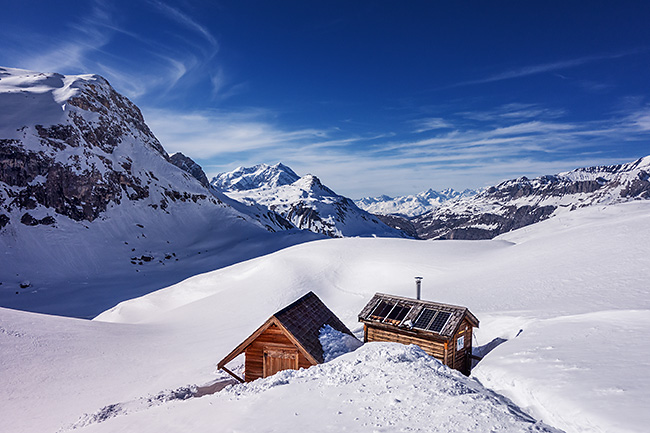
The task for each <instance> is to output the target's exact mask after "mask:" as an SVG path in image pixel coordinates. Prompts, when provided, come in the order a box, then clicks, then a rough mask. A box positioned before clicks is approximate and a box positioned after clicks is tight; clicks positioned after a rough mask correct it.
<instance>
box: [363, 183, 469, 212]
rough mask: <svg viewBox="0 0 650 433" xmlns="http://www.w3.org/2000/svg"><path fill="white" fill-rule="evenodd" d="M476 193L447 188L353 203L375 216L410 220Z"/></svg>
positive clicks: (373, 198)
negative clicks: (447, 202)
mask: <svg viewBox="0 0 650 433" xmlns="http://www.w3.org/2000/svg"><path fill="white" fill-rule="evenodd" d="M476 193H477V191H475V190H472V189H466V190H464V191H462V192H459V191H456V190H454V189H452V188H447V189H444V190H442V191H434V190H433V189H428V190H427V191H424V192H421V193H419V194H415V195H404V196H399V197H389V196H387V195H381V196H379V197H364V198H360V199H358V200H355V201H354V202H355V203H356V205H357V206H359V207H360V208H361V209H363V210H365V211H368V212H370V213H372V214H375V215H396V216H402V217H406V218H412V217H416V216H419V215H422V214H424V213H427V212H430V211H432V210H433V209H435V208H437V207H439V206H440V205H441V204H442V203H444V202H446V201H449V200H453V199H458V198H464V197H471V196H473V195H475V194H476Z"/></svg>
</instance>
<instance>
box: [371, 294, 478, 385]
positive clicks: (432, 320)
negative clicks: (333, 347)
mask: <svg viewBox="0 0 650 433" xmlns="http://www.w3.org/2000/svg"><path fill="white" fill-rule="evenodd" d="M359 321H360V322H362V323H363V324H364V325H363V341H364V343H365V342H369V341H392V342H397V343H403V344H417V345H418V346H420V347H421V348H422V349H423V350H424V351H425V352H426V353H428V354H429V355H431V356H433V357H435V358H437V359H438V360H439V361H440V362H442V363H443V364H445V365H447V366H448V367H451V368H454V369H456V370H459V371H460V372H462V373H463V374H465V375H469V373H470V370H471V365H472V360H471V355H472V329H473V328H474V327H476V328H478V324H479V322H478V319H477V318H476V317H475V316H474V315H473V314H472V313H471V312H470V311H469V310H468V309H467V308H465V307H459V306H456V305H448V304H441V303H438V302H431V301H422V300H419V299H411V298H402V297H399V296H392V295H385V294H382V293H376V294H375V296H373V298H372V299H371V300H370V302H368V304H367V305H366V306H365V307H364V308H363V310H362V311H361V313H359Z"/></svg>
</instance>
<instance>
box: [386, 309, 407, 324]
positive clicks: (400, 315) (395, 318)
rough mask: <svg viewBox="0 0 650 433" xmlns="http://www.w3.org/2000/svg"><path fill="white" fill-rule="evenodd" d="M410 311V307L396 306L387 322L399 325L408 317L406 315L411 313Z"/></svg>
mask: <svg viewBox="0 0 650 433" xmlns="http://www.w3.org/2000/svg"><path fill="white" fill-rule="evenodd" d="M410 309H411V308H410V307H404V306H402V305H395V308H393V310H392V311H391V312H390V314H389V315H388V317H386V321H389V322H392V323H394V324H398V323H399V322H401V321H402V320H403V319H404V318H405V317H406V314H407V313H408V312H409V310H410Z"/></svg>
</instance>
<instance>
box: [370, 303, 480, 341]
mask: <svg viewBox="0 0 650 433" xmlns="http://www.w3.org/2000/svg"><path fill="white" fill-rule="evenodd" d="M382 301H384V302H388V303H391V304H393V305H394V304H398V305H400V306H403V307H407V308H409V309H410V310H409V312H408V313H407V314H406V316H405V317H404V318H403V319H402V320H401V321H400V322H399V323H398V324H397V325H392V324H389V323H386V322H385V321H382V320H380V319H376V318H374V317H372V312H373V311H374V309H375V308H376V307H377V305H379V303H380V302H382ZM424 308H429V309H432V310H438V311H444V312H448V313H450V317H449V320H448V321H447V323H446V324H445V326H444V327H443V328H442V329H441V330H440V332H439V333H438V332H433V331H428V330H425V329H418V332H424V333H427V334H434V335H439V336H441V337H443V338H451V337H453V335H454V333H455V332H456V330H457V329H458V327H459V326H460V323H461V322H462V320H463V318H464V317H466V318H467V320H469V322H470V323H471V324H472V325H473V326H475V327H478V323H479V322H478V319H477V318H476V316H474V315H473V314H472V313H471V312H470V311H469V310H468V309H467V308H465V307H459V306H457V305H449V304H441V303H439V302H432V301H423V300H419V299H412V298H403V297H401V296H393V295H386V294H383V293H375V296H373V297H372V299H371V300H370V302H368V304H366V306H365V307H363V310H361V312H360V313H359V321H360V322H367V323H381V324H382V325H386V326H393V327H397V328H401V329H408V330H411V329H413V328H411V326H412V325H411V324H413V323H415V321H416V320H417V318H418V316H419V315H420V313H421V312H422V310H423V309H424ZM410 325H411V326H410Z"/></svg>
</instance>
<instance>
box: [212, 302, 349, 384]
mask: <svg viewBox="0 0 650 433" xmlns="http://www.w3.org/2000/svg"><path fill="white" fill-rule="evenodd" d="M325 325H329V326H331V327H332V328H334V329H336V330H337V331H340V332H344V333H346V334H349V335H352V332H350V330H349V329H348V328H347V327H346V326H345V325H344V324H343V322H341V321H340V320H339V318H338V317H336V315H335V314H334V313H332V311H331V310H330V309H329V308H327V307H326V306H325V304H323V302H322V301H321V300H320V299H319V298H318V296H316V295H315V294H314V293H313V292H309V293H307V294H306V295H305V296H303V297H302V298H300V299H298V300H297V301H295V302H294V303H292V304H291V305H289V306H287V307H285V308H283V309H282V310H280V311H278V312H277V313H275V314H274V315H272V316H271V317H270V318H269V319H268V320H267V321H266V322H264V324H263V325H262V326H260V327H259V328H257V330H256V331H255V332H253V333H252V334H251V335H250V336H249V337H248V338H247V339H246V340H244V341H243V342H242V343H241V344H240V345H239V346H237V347H236V348H235V349H234V350H233V351H232V352H230V353H229V354H228V356H226V357H225V358H224V359H222V360H221V361H219V364H217V366H218V368H220V369H222V370H224V371H226V372H227V373H228V374H230V375H231V376H233V377H234V378H235V379H237V380H239V381H240V382H244V381H246V382H251V381H253V380H255V379H258V378H261V377H268V376H271V375H272V374H275V373H277V372H278V371H281V370H287V369H294V370H297V369H299V368H308V367H310V366H312V365H315V364H320V363H322V362H323V360H324V359H323V348H322V346H321V344H320V340H319V339H318V337H319V335H320V330H321V328H323V326H325ZM352 336H353V335H352ZM241 353H244V354H245V358H246V360H245V370H244V379H242V378H240V377H239V376H237V375H236V374H234V373H233V372H231V371H230V370H228V369H227V368H226V364H228V363H229V362H230V361H232V360H233V359H234V358H235V357H236V356H238V355H240V354H241Z"/></svg>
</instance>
